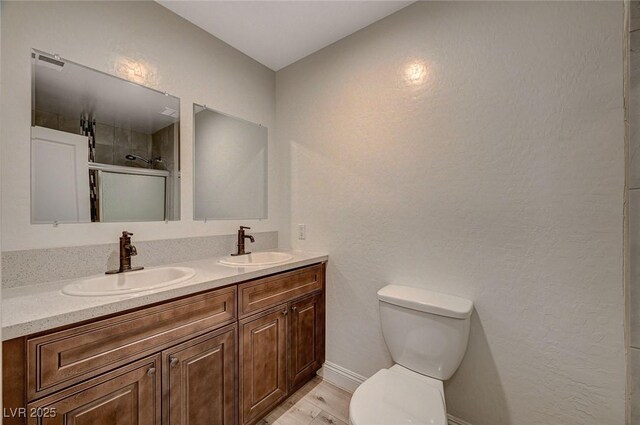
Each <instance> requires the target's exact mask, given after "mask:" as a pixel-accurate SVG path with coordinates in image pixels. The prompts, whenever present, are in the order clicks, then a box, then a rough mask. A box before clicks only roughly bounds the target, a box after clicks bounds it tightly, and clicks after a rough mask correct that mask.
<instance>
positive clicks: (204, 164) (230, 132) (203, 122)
mask: <svg viewBox="0 0 640 425" xmlns="http://www.w3.org/2000/svg"><path fill="white" fill-rule="evenodd" d="M193 112H194V132H195V135H194V136H195V137H194V139H195V146H194V186H195V187H194V204H195V205H194V219H195V220H225V219H262V218H267V148H268V142H267V133H268V131H267V128H266V127H264V126H262V125H259V124H254V123H252V122H249V121H245V120H242V119H240V118H235V117H231V116H229V115H225V114H222V113H220V112H216V111H213V110H211V109H208V108H206V107H204V106H199V105H194V111H193Z"/></svg>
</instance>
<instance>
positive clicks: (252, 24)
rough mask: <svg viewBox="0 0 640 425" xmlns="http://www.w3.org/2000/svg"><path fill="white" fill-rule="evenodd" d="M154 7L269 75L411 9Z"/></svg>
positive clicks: (377, 4) (230, 4) (378, 5)
mask: <svg viewBox="0 0 640 425" xmlns="http://www.w3.org/2000/svg"><path fill="white" fill-rule="evenodd" d="M156 1H157V2H158V3H160V4H161V5H162V6H164V7H166V8H168V9H169V10H171V11H173V12H174V13H176V14H178V15H180V16H182V17H183V18H185V19H187V20H188V21H190V22H192V23H193V24H195V25H197V26H199V27H200V28H202V29H204V30H205V31H207V32H209V33H210V34H213V35H214V36H216V37H218V38H219V39H221V40H222V41H224V42H225V43H227V44H229V45H231V46H233V47H235V48H236V49H238V50H240V51H241V52H243V53H244V54H246V55H248V56H250V57H252V58H253V59H255V60H257V61H258V62H260V63H262V64H264V65H266V66H268V67H269V68H271V69H273V70H274V71H277V70H279V69H281V68H284V67H285V66H287V65H289V64H292V63H293V62H295V61H297V60H299V59H302V58H303V57H305V56H307V55H310V54H311V53H313V52H315V51H317V50H320V49H322V48H323V47H325V46H328V45H329V44H331V43H334V42H336V41H338V40H340V39H341V38H344V37H346V36H348V35H350V34H353V33H354V32H356V31H358V30H359V29H361V28H364V27H366V26H367V25H370V24H372V23H374V22H376V21H378V20H380V19H382V18H384V17H385V16H388V15H390V14H392V13H393V12H396V11H398V10H400V9H402V8H404V7H406V6H408V5H410V4H411V3H413V1H362V0H361V1H327V0H325V1H301V0H297V1H212V0H209V1H202V0H195V1H194V0H156Z"/></svg>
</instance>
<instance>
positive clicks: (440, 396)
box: [349, 365, 447, 425]
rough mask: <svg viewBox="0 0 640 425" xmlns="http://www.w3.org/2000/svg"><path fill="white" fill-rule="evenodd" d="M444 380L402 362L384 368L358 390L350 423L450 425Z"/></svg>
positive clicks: (352, 406) (350, 414)
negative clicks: (426, 374)
mask: <svg viewBox="0 0 640 425" xmlns="http://www.w3.org/2000/svg"><path fill="white" fill-rule="evenodd" d="M446 411H447V409H446V406H445V402H444V391H443V388H442V381H439V380H437V379H433V378H429V377H427V376H424V375H420V374H419V373H416V372H413V371H411V370H409V369H406V368H403V367H402V366H400V365H394V366H392V367H391V368H390V369H381V370H379V371H378V372H377V373H376V374H375V375H373V376H372V377H371V378H369V379H367V380H366V381H365V382H364V383H363V384H362V385H360V386H359V387H358V389H356V391H355V393H354V394H353V397H352V398H351V404H350V406H349V423H350V424H351V425H401V424H402V425H404V424H412V425H416V424H425V425H426V424H429V425H447V414H446Z"/></svg>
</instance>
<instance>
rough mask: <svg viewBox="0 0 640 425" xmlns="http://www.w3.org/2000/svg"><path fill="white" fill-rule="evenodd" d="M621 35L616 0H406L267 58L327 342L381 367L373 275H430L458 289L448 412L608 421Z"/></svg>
mask: <svg viewBox="0 0 640 425" xmlns="http://www.w3.org/2000/svg"><path fill="white" fill-rule="evenodd" d="M622 37H623V4H622V2H531V3H529V2H500V3H493V2H468V3H466V2H440V3H439V2H434V3H431V2H420V3H417V4H414V5H412V6H410V7H408V8H407V9H404V10H402V11H400V12H398V13H396V14H395V15H392V16H390V17H388V18H386V19H384V20H382V21H380V22H378V23H376V24H374V25H372V26H370V27H368V28H366V29H364V30H362V31H359V32H357V33H356V34H354V35H352V36H350V37H348V38H346V39H343V40H341V41H339V42H337V43H335V44H333V45H331V46H329V47H327V48H325V49H324V50H321V51H320V52H317V53H315V54H313V55H311V56H309V57H307V58H305V59H303V60H301V61H299V62H297V63H295V64H293V65H291V66H289V67H287V68H285V69H284V70H282V71H279V72H278V73H277V76H276V77H277V81H276V87H277V91H276V105H277V110H276V115H277V131H278V143H281V144H286V145H287V146H288V148H287V149H285V150H284V151H283V153H282V155H283V157H285V158H287V161H288V163H289V164H290V171H289V172H290V179H289V180H288V181H290V182H291V186H290V188H289V192H290V199H291V212H290V214H291V216H290V222H291V229H290V230H294V229H295V226H296V224H298V223H305V224H306V225H307V239H306V240H305V241H298V240H296V239H295V231H294V232H293V236H294V237H293V238H292V242H293V244H294V246H296V247H298V248H303V249H309V250H323V251H327V252H329V253H330V262H329V269H328V305H327V323H328V330H327V338H328V341H327V342H328V343H327V348H328V353H327V360H329V361H331V362H334V363H336V364H338V365H340V366H342V367H345V368H347V369H350V370H352V371H354V372H357V373H359V374H362V375H365V376H369V375H371V374H373V373H375V372H376V371H377V370H378V369H379V368H382V367H385V366H389V365H390V364H391V359H390V358H389V354H388V351H387V349H386V347H385V344H384V341H383V339H382V336H381V334H380V327H379V317H378V306H377V298H376V292H377V290H378V289H379V288H380V287H382V286H384V285H386V284H388V283H395V284H405V285H412V286H419V287H425V288H430V289H434V290H439V291H443V292H446V293H451V294H456V295H460V296H464V297H468V298H470V299H472V300H474V302H475V306H476V312H475V314H474V315H473V318H472V326H471V337H470V341H469V348H468V352H467V355H466V357H465V359H464V361H463V364H462V366H461V368H460V369H459V371H458V372H457V374H456V375H455V376H454V377H453V379H451V381H450V382H448V383H447V384H446V394H447V405H448V408H449V410H450V412H451V413H453V414H454V415H456V416H458V417H460V418H462V419H464V420H467V421H469V422H470V423H472V424H474V425H505V424H515V425H541V424H544V425H622V424H623V423H624V418H625V414H624V401H625V359H624V339H623V311H624V301H623V274H622V270H623V268H622V258H623V257H622V249H623V193H624V152H623V148H624V126H623V120H624V117H623V38H622ZM412 64H418V65H420V64H422V65H425V66H426V71H427V72H426V74H425V75H424V76H423V75H421V72H420V71H421V68H420V67H419V66H418V67H416V68H413V72H412V74H411V75H409V76H407V74H406V70H407V68H408V67H409V66H411V65H412ZM410 69H411V68H410ZM411 76H413V79H412V78H411Z"/></svg>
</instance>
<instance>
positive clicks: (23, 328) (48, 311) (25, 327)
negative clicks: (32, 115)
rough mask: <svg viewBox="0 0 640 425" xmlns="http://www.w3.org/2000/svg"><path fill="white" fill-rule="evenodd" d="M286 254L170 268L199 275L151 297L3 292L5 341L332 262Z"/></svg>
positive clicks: (57, 289)
mask: <svg viewBox="0 0 640 425" xmlns="http://www.w3.org/2000/svg"><path fill="white" fill-rule="evenodd" d="M282 252H287V253H289V254H291V255H292V256H293V258H292V259H291V260H289V261H286V262H284V263H279V264H274V265H270V266H259V267H257V266H251V267H233V266H225V265H222V264H220V263H218V260H220V258H222V257H219V258H209V259H204V260H196V261H188V262H184V263H175V264H167V265H166V266H169V265H171V266H181V267H191V268H192V269H194V270H195V271H196V274H195V276H194V277H192V278H191V279H189V280H187V281H185V282H181V283H178V284H176V285H172V286H167V287H165V288H162V289H160V290H158V291H157V292H152V293H149V292H139V293H136V294H127V295H118V296H112V295H110V296H101V297H76V296H70V295H65V294H63V293H62V292H61V289H62V287H63V286H65V285H66V284H68V283H69V282H72V281H73V280H75V279H71V280H61V281H56V282H48V283H45V284H41V285H31V286H24V287H19V288H9V289H3V290H2V340H3V341H6V340H8V339H13V338H17V337H20V336H24V335H29V334H33V333H36V332H42V331H46V330H49V329H54V328H57V327H60V326H64V325H69V324H72V323H77V322H81V321H83V320H88V319H93V318H96V317H100V316H105V315H108V314H113V313H117V312H121V311H125V310H129V309H132V308H136V307H141V306H144V305H149V304H154V303H157V302H160V301H166V300H170V299H172V298H176V297H181V296H184V295H189V294H193V293H196V292H202V291H206V290H209V289H215V288H219V287H222V286H226V285H231V284H234V283H238V282H242V281H245V280H249V279H254V278H257V277H261V276H266V275H270V274H273V273H280V272H284V271H287V270H291V269H294V268H297V267H303V266H307V265H311V264H315V263H319V262H322V261H326V260H327V259H328V256H327V255H326V254H321V253H310V252H302V251H282ZM162 267H165V266H162Z"/></svg>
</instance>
